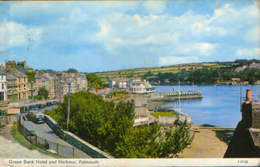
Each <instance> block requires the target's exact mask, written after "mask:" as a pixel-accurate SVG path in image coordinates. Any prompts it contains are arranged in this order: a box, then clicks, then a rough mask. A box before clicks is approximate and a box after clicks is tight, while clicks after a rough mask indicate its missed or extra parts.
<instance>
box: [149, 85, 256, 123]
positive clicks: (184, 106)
mask: <svg viewBox="0 0 260 167" xmlns="http://www.w3.org/2000/svg"><path fill="white" fill-rule="evenodd" d="M154 87H155V93H165V92H172V91H173V90H174V91H179V86H178V85H176V86H154ZM246 89H251V91H252V95H253V99H254V100H259V101H260V85H243V86H241V87H240V86H231V85H221V86H213V85H207V86H204V85H203V86H191V85H181V86H180V90H181V91H194V90H198V91H200V92H201V93H202V96H203V98H202V99H192V100H182V101H181V102H180V104H178V103H179V102H178V101H175V102H171V103H168V104H166V105H165V106H171V107H175V108H181V110H182V112H184V113H187V114H189V115H190V116H191V120H192V123H194V124H198V125H202V124H210V125H215V126H221V127H236V125H237V123H238V122H239V121H240V120H241V112H240V92H242V102H243V101H244V98H245V92H246ZM240 90H241V91H240Z"/></svg>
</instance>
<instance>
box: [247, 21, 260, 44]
mask: <svg viewBox="0 0 260 167" xmlns="http://www.w3.org/2000/svg"><path fill="white" fill-rule="evenodd" d="M244 39H245V40H246V41H248V42H250V43H258V42H260V25H258V26H256V27H254V28H251V29H250V30H249V31H247V32H246V34H245V36H244Z"/></svg>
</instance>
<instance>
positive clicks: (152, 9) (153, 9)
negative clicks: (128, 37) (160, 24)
mask: <svg viewBox="0 0 260 167" xmlns="http://www.w3.org/2000/svg"><path fill="white" fill-rule="evenodd" d="M143 6H144V8H145V9H146V11H147V12H148V13H153V14H160V13H162V12H163V11H164V10H165V8H166V2H165V1H163V0H162V1H156V2H155V1H151V0H146V1H145V2H144V3H143Z"/></svg>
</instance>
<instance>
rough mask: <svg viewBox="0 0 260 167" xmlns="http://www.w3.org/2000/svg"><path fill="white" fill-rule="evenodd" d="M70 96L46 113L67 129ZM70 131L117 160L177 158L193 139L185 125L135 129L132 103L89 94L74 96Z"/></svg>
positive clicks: (156, 125) (75, 94)
mask: <svg viewBox="0 0 260 167" xmlns="http://www.w3.org/2000/svg"><path fill="white" fill-rule="evenodd" d="M67 107H68V105H67V96H65V98H64V102H63V103H61V104H60V105H59V106H58V108H56V109H53V110H50V111H46V114H48V115H50V116H51V117H52V118H54V119H55V120H56V121H57V122H58V123H59V124H60V125H61V127H64V128H65V127H66V121H65V120H66V119H67ZM70 111H71V114H70V121H69V131H71V132H72V133H74V134H76V135H77V136H79V137H80V138H82V139H84V140H85V141H87V142H89V143H91V144H92V145H94V146H96V147H98V148H99V149H101V150H103V151H105V152H107V153H109V154H111V155H112V156H114V157H117V158H122V157H123V158H156V157H170V156H178V153H179V152H181V151H182V150H183V149H184V148H185V147H187V146H188V145H190V144H191V142H192V139H193V136H192V135H191V133H190V129H189V127H188V126H187V125H186V124H182V125H178V126H177V125H176V126H174V127H162V126H159V125H158V124H156V123H155V124H152V125H149V126H148V125H143V126H139V127H134V126H133V125H134V120H135V113H134V105H133V102H129V101H128V102H118V103H114V102H111V101H110V102H108V101H104V100H103V98H102V97H101V96H98V95H95V94H92V93H89V92H77V93H73V94H71V110H70Z"/></svg>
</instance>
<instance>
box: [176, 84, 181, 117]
mask: <svg viewBox="0 0 260 167" xmlns="http://www.w3.org/2000/svg"><path fill="white" fill-rule="evenodd" d="M175 111H177V112H181V84H180V80H179V91H178V108H175Z"/></svg>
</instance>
